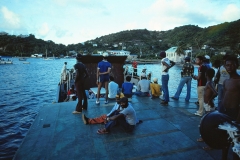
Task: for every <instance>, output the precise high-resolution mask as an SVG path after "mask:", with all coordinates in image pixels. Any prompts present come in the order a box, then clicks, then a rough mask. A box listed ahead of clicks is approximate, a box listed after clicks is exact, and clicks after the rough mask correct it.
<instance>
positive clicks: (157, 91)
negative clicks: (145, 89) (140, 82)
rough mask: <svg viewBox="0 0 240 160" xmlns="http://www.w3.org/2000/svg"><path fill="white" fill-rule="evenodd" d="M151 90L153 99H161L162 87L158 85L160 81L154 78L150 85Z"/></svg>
mask: <svg viewBox="0 0 240 160" xmlns="http://www.w3.org/2000/svg"><path fill="white" fill-rule="evenodd" d="M150 90H151V92H150V93H151V99H153V98H159V96H160V95H161V94H162V92H161V86H160V85H159V84H158V79H157V78H153V83H150Z"/></svg>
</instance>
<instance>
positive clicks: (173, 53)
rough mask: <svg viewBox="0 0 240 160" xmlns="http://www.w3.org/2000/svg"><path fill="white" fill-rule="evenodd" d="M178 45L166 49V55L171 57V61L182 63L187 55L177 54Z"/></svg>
mask: <svg viewBox="0 0 240 160" xmlns="http://www.w3.org/2000/svg"><path fill="white" fill-rule="evenodd" d="M176 51H177V47H171V48H169V49H168V50H166V51H165V52H166V57H167V58H168V59H170V60H171V61H174V62H176V63H181V62H183V60H184V57H185V55H180V56H179V55H178V54H177V52H176Z"/></svg>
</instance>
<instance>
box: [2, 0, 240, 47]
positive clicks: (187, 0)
mask: <svg viewBox="0 0 240 160" xmlns="http://www.w3.org/2000/svg"><path fill="white" fill-rule="evenodd" d="M238 19H240V0H0V32H2V31H4V32H7V33H9V34H14V35H20V34H23V35H28V34H34V35H35V37H36V38H41V39H44V40H52V41H54V42H55V43H62V44H65V45H67V44H76V43H81V42H85V41H87V40H91V39H95V38H97V37H100V36H104V35H108V34H111V33H116V32H120V31H124V30H132V29H148V30H151V31H153V30H156V31H166V30H169V29H173V28H174V27H179V26H183V25H188V24H191V25H198V26H199V27H208V26H212V25H217V24H220V23H223V22H231V21H235V20H238Z"/></svg>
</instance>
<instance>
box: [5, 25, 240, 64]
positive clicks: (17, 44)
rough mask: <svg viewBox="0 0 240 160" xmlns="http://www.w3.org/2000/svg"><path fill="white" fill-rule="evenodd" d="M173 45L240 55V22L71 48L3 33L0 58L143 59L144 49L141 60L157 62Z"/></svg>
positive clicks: (118, 36) (114, 37)
mask: <svg viewBox="0 0 240 160" xmlns="http://www.w3.org/2000/svg"><path fill="white" fill-rule="evenodd" d="M173 46H175V47H178V49H177V53H178V54H184V50H187V49H190V48H192V51H193V52H192V53H193V56H196V55H197V54H208V55H209V56H210V57H214V56H216V55H218V54H220V53H221V52H229V53H231V54H236V55H240V20H237V21H234V22H229V23H228V22H226V23H222V24H219V25H215V26H210V27H207V28H200V27H198V26H194V25H185V26H180V27H176V28H174V29H172V30H168V31H149V30H146V29H137V30H127V31H121V32H118V33H113V34H109V35H105V36H101V37H98V38H96V39H93V40H88V41H86V42H84V43H78V44H70V45H67V46H65V45H63V44H56V43H54V42H53V41H51V40H49V41H44V40H41V39H36V38H35V36H34V35H32V34H30V35H28V36H23V35H19V36H16V35H9V34H8V33H6V32H1V33H0V55H8V56H21V55H22V56H30V55H31V54H36V53H37V54H45V53H46V51H47V52H48V56H52V55H53V54H54V55H55V56H66V55H67V54H68V55H70V54H69V53H70V52H69V51H76V52H78V53H85V54H96V53H97V51H106V50H121V49H124V50H128V51H130V52H131V54H138V55H139V56H140V50H141V52H142V55H141V58H150V59H154V58H156V55H157V54H158V53H160V52H161V51H163V50H167V49H169V48H170V47H173ZM71 53H72V52H71ZM73 53H74V52H73ZM217 57H221V56H217ZM217 59H218V58H217Z"/></svg>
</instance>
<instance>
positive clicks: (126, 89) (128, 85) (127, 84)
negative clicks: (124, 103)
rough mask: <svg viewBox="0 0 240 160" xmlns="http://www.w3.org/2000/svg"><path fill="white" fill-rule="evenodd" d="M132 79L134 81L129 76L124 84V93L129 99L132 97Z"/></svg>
mask: <svg viewBox="0 0 240 160" xmlns="http://www.w3.org/2000/svg"><path fill="white" fill-rule="evenodd" d="M131 79H132V78H131V76H127V77H126V82H124V83H123V84H122V93H123V94H124V96H125V97H127V98H131V97H132V90H133V84H132V83H131V82H130V81H131Z"/></svg>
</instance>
